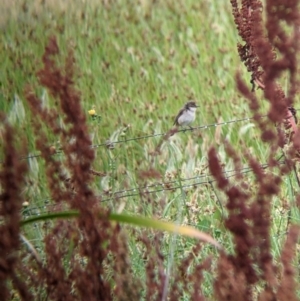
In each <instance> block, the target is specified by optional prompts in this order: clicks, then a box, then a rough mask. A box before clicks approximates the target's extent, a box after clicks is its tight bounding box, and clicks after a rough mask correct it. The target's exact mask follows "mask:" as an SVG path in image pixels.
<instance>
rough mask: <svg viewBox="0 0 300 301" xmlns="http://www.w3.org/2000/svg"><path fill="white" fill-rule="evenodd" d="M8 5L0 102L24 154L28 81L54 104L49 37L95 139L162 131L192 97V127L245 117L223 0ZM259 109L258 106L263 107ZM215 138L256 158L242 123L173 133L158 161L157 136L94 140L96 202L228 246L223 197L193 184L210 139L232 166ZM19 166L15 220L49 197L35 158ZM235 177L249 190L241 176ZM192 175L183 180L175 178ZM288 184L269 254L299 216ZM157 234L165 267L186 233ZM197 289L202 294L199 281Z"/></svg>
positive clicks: (204, 175) (185, 248)
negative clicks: (42, 75) (24, 171)
mask: <svg viewBox="0 0 300 301" xmlns="http://www.w3.org/2000/svg"><path fill="white" fill-rule="evenodd" d="M14 3H15V4H14V5H11V4H10V2H9V1H8V2H7V3H6V2H5V1H4V2H3V6H4V7H5V10H3V12H2V14H3V16H2V17H3V18H2V21H1V23H0V24H1V42H0V57H1V65H2V68H1V69H2V71H1V73H0V84H1V92H0V93H1V94H0V109H1V110H3V111H5V112H6V113H7V114H8V117H9V118H10V121H11V122H12V123H13V124H14V125H15V126H16V127H18V128H19V130H20V135H21V134H22V136H25V137H26V138H27V141H28V147H29V153H30V154H35V153H36V151H35V145H34V139H33V129H32V128H31V122H30V112H29V110H28V108H27V105H26V103H25V101H24V88H25V87H26V85H31V86H32V87H34V89H35V90H36V91H37V93H38V94H39V95H40V96H41V99H42V101H43V103H44V105H45V106H53V105H54V100H53V99H51V98H50V97H49V96H48V94H47V91H45V90H44V89H42V88H41V87H40V86H39V85H38V83H37V79H36V77H35V73H36V71H37V70H39V69H40V68H41V57H42V54H43V51H44V47H45V45H46V43H47V39H48V37H49V36H51V35H55V36H56V37H57V39H58V41H59V47H60V51H61V60H62V62H63V60H64V57H65V56H66V55H67V50H68V49H70V48H71V49H73V51H74V54H75V58H76V66H77V78H76V86H77V88H78V89H79V90H80V93H81V100H82V107H83V110H84V111H85V112H86V114H87V122H88V124H89V129H90V134H91V138H92V143H93V144H95V145H98V144H102V143H104V142H105V141H107V140H111V141H122V140H125V139H130V138H133V137H139V136H144V135H152V134H157V133H164V132H166V131H168V130H169V129H170V128H171V127H172V124H173V120H174V118H175V116H176V114H177V112H178V110H179V109H180V108H181V107H182V105H183V104H184V103H185V102H186V101H188V100H190V99H194V100H196V101H197V102H198V104H199V105H200V108H199V110H198V112H197V119H196V121H195V124H194V125H195V126H200V125H207V124H213V123H218V122H219V123H220V122H223V121H229V120H236V119H241V118H245V117H250V116H251V112H249V109H248V105H247V102H246V101H245V99H243V98H242V97H241V96H239V94H238V93H237V91H236V89H235V79H234V78H235V73H236V71H237V70H240V71H242V73H243V75H244V76H245V78H246V79H247V78H249V75H248V74H247V73H246V70H245V68H244V67H243V66H242V64H241V63H240V61H239V58H238V54H237V49H236V43H237V42H238V36H237V32H236V30H235V25H234V23H233V18H232V16H231V7H230V3H229V1H217V0H214V1H204V0H202V1H195V0H187V1H186V0H179V1H147V0H143V1H133V0H123V1H121V0H120V1H113V3H110V1H103V3H98V1H65V2H64V3H63V4H61V3H60V1H55V0H52V1H45V2H44V4H40V1H15V2H14ZM5 16H6V17H5ZM7 16H9V17H7ZM258 93H259V92H258ZM92 108H94V109H95V111H96V113H97V114H98V115H100V116H101V121H100V122H97V121H95V120H92V118H91V117H90V116H89V115H88V110H90V109H92ZM265 108H266V105H265V104H262V113H264V109H265ZM49 137H50V139H51V141H52V144H53V146H55V147H56V148H59V141H58V140H57V138H56V137H55V136H53V135H52V134H51V133H49ZM225 138H226V139H227V140H228V141H229V142H231V143H232V144H233V145H234V146H236V149H237V150H238V152H239V153H240V154H241V151H242V150H243V148H247V149H248V150H249V151H250V152H251V153H252V154H253V155H255V156H257V158H258V160H259V161H260V162H261V163H265V162H266V158H267V154H268V148H267V147H266V145H265V144H263V143H262V142H261V140H260V137H259V132H258V131H257V130H256V128H255V125H254V124H253V123H252V122H251V120H248V121H242V122H236V123H231V124H224V125H219V126H213V127H208V128H207V129H205V128H201V129H196V130H194V131H193V132H190V131H188V132H186V133H182V132H181V133H178V134H176V135H174V136H173V137H172V138H171V139H170V140H169V141H166V142H164V143H163V146H162V152H161V154H160V155H158V156H156V157H153V156H151V152H153V151H154V150H155V147H156V146H157V144H158V143H159V140H160V137H149V138H147V139H141V140H133V141H127V142H124V143H118V144H116V145H115V148H114V149H113V150H108V149H107V148H106V147H103V146H99V147H97V148H95V152H96V159H95V162H94V166H93V168H94V169H95V170H97V171H101V172H104V173H106V176H105V177H103V178H99V177H98V178H97V177H96V178H95V181H94V183H93V185H94V189H95V191H96V193H97V194H99V196H103V197H104V198H106V199H108V200H107V201H106V202H104V203H103V205H104V206H108V207H109V208H112V209H113V210H114V211H118V210H119V211H121V210H122V211H123V212H126V213H134V214H141V215H146V216H156V217H158V218H164V219H167V220H171V221H174V222H178V223H185V224H190V225H193V226H195V227H197V228H199V229H200V230H202V231H208V232H209V233H211V234H212V236H214V237H215V238H216V239H217V240H218V241H220V242H221V243H222V244H223V245H225V247H226V249H227V250H228V252H231V251H232V248H233V245H232V243H231V240H230V235H229V234H228V233H227V232H226V231H225V230H224V228H223V225H222V215H223V214H225V215H226V213H225V212H223V207H224V205H225V198H224V196H223V195H222V194H221V193H219V192H216V189H215V188H214V186H213V184H212V185H210V184H208V183H206V184H202V185H199V183H201V182H206V181H207V180H208V179H211V178H210V177H209V171H208V168H207V151H208V149H209V147H210V146H211V145H214V146H215V147H217V149H218V154H219V156H220V158H221V159H222V160H223V162H224V169H225V170H232V168H233V164H232V162H231V160H229V159H228V158H227V156H226V154H225V152H224V147H223V144H222V140H223V139H225ZM279 156H280V154H279ZM58 158H59V155H58ZM242 160H244V159H243V158H242ZM152 161H153V162H152ZM150 162H152V163H150ZM28 163H29V166H30V174H29V177H28V186H27V188H26V190H25V191H24V195H25V197H26V200H27V201H28V203H29V204H28V206H26V207H24V213H23V214H24V216H28V215H31V214H38V213H40V212H41V211H44V210H47V209H48V207H46V206H47V205H49V204H51V200H50V199H49V193H48V189H47V185H46V181H45V175H44V173H43V170H44V166H43V162H42V160H41V159H39V158H31V159H28ZM150 167H152V168H153V169H155V170H157V171H159V172H160V174H161V179H156V180H151V179H145V178H143V177H142V176H141V172H142V171H144V170H148V169H149V168H150ZM229 175H230V173H229ZM245 176H246V178H247V179H248V182H249V184H250V186H251V184H252V179H251V177H252V176H251V174H250V173H247V174H246V175H245ZM197 177H198V178H197ZM190 178H193V179H191V180H185V179H190ZM163 180H164V181H174V184H173V185H174V186H176V187H178V188H177V189H174V190H172V191H166V190H164V189H163V186H162V185H161V183H162V182H163ZM195 183H196V184H197V185H194V184H195ZM142 185H148V186H149V185H154V186H151V187H150V188H148V189H149V190H162V191H158V192H155V193H151V194H150V197H149V199H147V198H146V197H143V196H140V195H139V194H138V189H137V188H138V187H140V186H142ZM296 187H297V186H296V182H295V179H294V177H293V176H292V175H291V176H288V177H287V178H286V179H285V182H284V185H283V187H282V195H281V196H280V198H278V199H276V200H274V217H273V230H272V231H273V234H274V235H273V239H274V241H273V244H274V256H275V257H276V256H278V254H279V250H280V248H281V244H282V241H283V240H284V238H285V232H286V230H287V223H288V218H291V219H292V220H294V221H299V214H298V212H297V210H296V209H293V202H294V201H293V200H294V194H295V190H296V189H295V188H296ZM128 189H135V190H130V191H129V192H128V193H126V192H125V193H124V194H130V195H131V194H133V196H131V197H126V198H122V199H113V198H110V194H112V193H115V192H118V191H123V190H128ZM253 189H255V186H253ZM119 195H120V193H119ZM220 202H221V204H222V205H221V204H220ZM291 208H292V209H291ZM137 231H139V230H137ZM43 235H44V232H43V229H41V228H38V227H35V228H34V229H31V230H28V233H27V236H28V237H29V238H30V239H31V240H32V242H33V243H34V244H35V246H36V247H37V249H40V250H42V242H41V239H42V238H43ZM149 235H150V236H151V234H149ZM164 241H165V243H164V245H162V252H163V253H164V254H165V255H166V257H169V261H170V262H171V266H172V262H173V260H174V261H180V259H182V258H183V257H184V256H185V255H186V254H188V253H189V252H190V250H191V248H192V246H193V240H188V239H185V238H184V239H183V238H181V237H175V238H172V237H170V236H169V235H165V240H164ZM128 242H129V245H130V248H131V252H132V262H133V267H134V269H135V271H134V272H135V273H137V274H140V275H141V279H143V278H142V277H143V275H144V267H143V258H142V256H143V254H142V250H141V249H140V248H139V246H138V245H137V244H136V242H135V240H134V239H133V238H132V236H131V235H130V234H129V238H128ZM214 252H215V251H214V250H213V249H212V248H211V247H209V246H204V248H203V250H202V253H201V254H195V259H196V260H199V261H200V260H201V259H203V258H204V257H205V256H206V255H208V254H213V253H214ZM170 254H173V255H174V258H173V257H172V256H171V255H170ZM206 276H207V277H208V278H209V277H212V276H208V275H206ZM207 283H209V282H207ZM205 292H206V293H207V294H208V295H209V294H210V293H211V286H210V285H209V284H207V287H206V288H205Z"/></svg>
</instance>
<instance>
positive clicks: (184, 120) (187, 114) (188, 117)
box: [178, 108, 196, 125]
mask: <svg viewBox="0 0 300 301" xmlns="http://www.w3.org/2000/svg"><path fill="white" fill-rule="evenodd" d="M195 113H196V108H189V109H188V110H184V112H183V113H182V115H181V116H180V117H179V118H178V124H179V125H187V124H190V123H192V122H193V121H194V120H195V118H196V114H195Z"/></svg>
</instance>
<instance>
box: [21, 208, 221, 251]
mask: <svg viewBox="0 0 300 301" xmlns="http://www.w3.org/2000/svg"><path fill="white" fill-rule="evenodd" d="M78 216H79V212H78V211H64V212H55V213H46V214H41V215H37V216H33V217H30V218H27V219H25V220H23V221H21V226H25V225H28V224H31V223H35V222H42V221H46V220H54V219H64V218H75V217H78ZM109 220H111V221H116V222H120V223H126V224H131V225H135V226H141V227H146V228H152V229H156V230H161V231H167V232H169V233H177V234H181V235H184V236H188V237H192V238H197V239H200V240H202V241H204V242H207V243H210V244H212V245H213V246H215V247H217V248H218V249H221V245H220V244H219V243H218V242H217V241H216V240H214V239H213V238H212V237H211V236H210V235H208V234H206V233H204V232H201V231H199V230H197V229H195V228H193V227H190V226H180V225H175V224H173V223H170V222H165V221H159V220H156V219H153V218H149V217H142V216H134V215H126V214H116V213H111V214H110V215H109Z"/></svg>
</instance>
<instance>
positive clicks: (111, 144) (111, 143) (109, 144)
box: [0, 115, 267, 163]
mask: <svg viewBox="0 0 300 301" xmlns="http://www.w3.org/2000/svg"><path fill="white" fill-rule="evenodd" d="M265 117H267V115H262V116H260V118H265ZM253 119H254V117H246V118H240V119H234V120H229V121H224V122H218V123H211V124H206V125H199V126H195V127H193V128H187V129H180V130H177V131H176V132H177V133H180V132H186V131H193V130H206V129H210V128H214V127H218V126H226V125H229V124H233V123H238V122H245V121H250V120H253ZM168 134H169V132H164V133H156V134H148V135H144V136H138V137H132V138H124V139H120V140H115V141H110V140H106V141H105V142H103V143H100V144H93V145H91V148H93V149H98V148H101V147H107V148H110V149H111V148H113V147H114V146H115V145H117V144H123V143H128V142H132V141H138V140H146V139H150V138H156V137H164V136H166V135H168ZM60 153H63V151H62V150H57V151H56V152H55V153H54V154H53V155H57V154H60ZM41 156H42V155H41V154H32V155H29V156H24V157H20V160H28V159H32V158H39V157H41ZM0 163H2V162H1V161H0Z"/></svg>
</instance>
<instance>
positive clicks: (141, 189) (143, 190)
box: [23, 161, 285, 215]
mask: <svg viewBox="0 0 300 301" xmlns="http://www.w3.org/2000/svg"><path fill="white" fill-rule="evenodd" d="M278 163H279V164H284V163H285V161H279V162H278ZM268 166H269V165H268V164H261V168H262V169H266V168H267V167H268ZM251 171H252V169H251V168H250V167H244V168H241V169H240V170H239V171H238V172H237V171H234V170H229V171H223V172H222V173H223V174H226V178H232V177H235V176H236V175H237V174H246V173H249V172H251ZM232 172H234V173H233V174H231V175H228V173H232ZM204 177H205V178H207V177H211V175H201V176H196V177H191V178H186V179H181V182H187V181H191V180H196V179H197V180H199V179H201V178H204ZM177 182H178V181H170V182H165V183H156V184H151V185H148V186H138V187H136V188H131V189H126V190H119V191H115V192H113V193H111V194H110V197H108V198H106V199H102V196H101V195H98V196H97V198H99V201H100V202H108V201H112V200H115V199H123V198H128V197H136V196H140V195H141V194H153V193H159V192H163V191H171V190H176V189H179V188H191V187H197V186H200V185H207V184H208V185H212V183H214V182H216V180H215V179H210V180H206V181H198V182H194V183H189V184H186V185H176V186H171V187H168V185H169V184H175V183H177ZM157 186H161V188H159V189H154V190H148V188H152V187H157ZM135 191H137V192H135ZM130 192H134V193H130ZM118 194H119V195H118ZM50 200H51V199H50V198H47V199H44V200H41V201H40V202H49V201H50ZM57 205H58V204H48V205H43V206H36V207H31V208H29V207H27V208H24V209H23V214H26V213H28V211H35V210H39V209H46V208H47V209H50V208H53V207H55V206H57ZM42 212H44V211H42ZM37 214H40V212H39V213H37ZM33 215H36V214H33Z"/></svg>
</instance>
